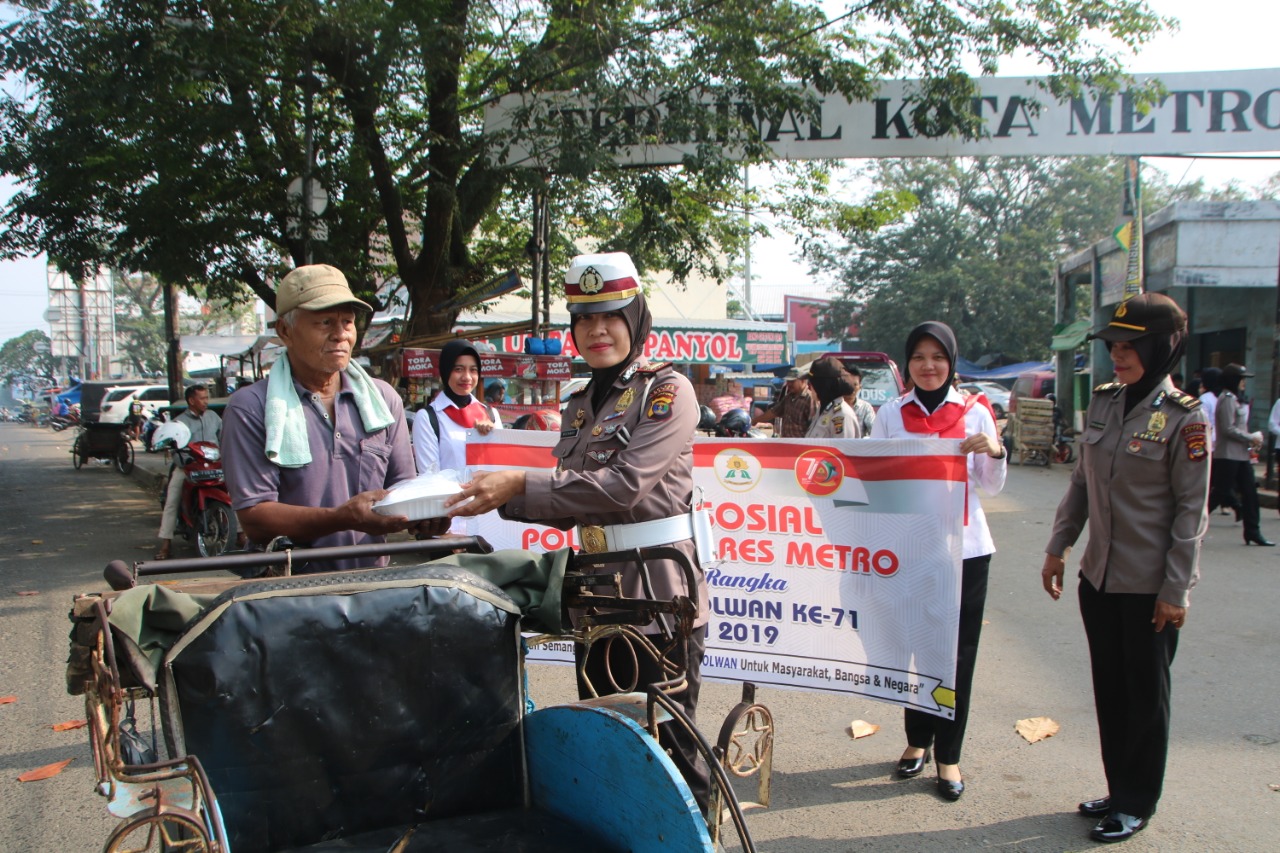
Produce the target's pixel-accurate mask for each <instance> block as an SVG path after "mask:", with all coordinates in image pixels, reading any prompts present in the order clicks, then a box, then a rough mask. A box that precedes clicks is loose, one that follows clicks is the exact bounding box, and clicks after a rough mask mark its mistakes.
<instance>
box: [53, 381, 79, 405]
mask: <svg viewBox="0 0 1280 853" xmlns="http://www.w3.org/2000/svg"><path fill="white" fill-rule="evenodd" d="M54 396H56V397H57V398H58V399H59V400H61V401H62V402H64V403H66V404H67V405H68V406H78V405H80V383H79V382H77V383H76V384H75V385H72V386H71V387H70V388H68V389H67V390H65V391H63V392H62V393H61V394H56V395H54Z"/></svg>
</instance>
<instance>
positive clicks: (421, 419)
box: [413, 394, 502, 474]
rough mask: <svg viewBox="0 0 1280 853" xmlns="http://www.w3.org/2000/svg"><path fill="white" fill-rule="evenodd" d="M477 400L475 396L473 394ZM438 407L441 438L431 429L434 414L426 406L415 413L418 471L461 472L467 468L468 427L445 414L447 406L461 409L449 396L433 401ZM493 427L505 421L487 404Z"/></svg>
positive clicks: (495, 427) (473, 400)
mask: <svg viewBox="0 0 1280 853" xmlns="http://www.w3.org/2000/svg"><path fill="white" fill-rule="evenodd" d="M471 400H472V402H476V398H475V395H474V394H472V395H471ZM431 408H433V409H435V410H436V420H438V421H439V422H440V438H439V439H437V438H436V431H435V430H434V429H432V428H431V416H430V415H428V414H427V410H426V409H419V410H418V411H417V413H416V414H414V416H413V459H414V461H415V462H417V463H418V473H419V474H425V473H427V472H428V471H437V470H441V471H442V470H444V469H446V468H452V469H453V470H455V471H461V470H462V469H463V468H465V467H467V428H466V427H464V426H462V424H460V423H458V422H457V421H455V420H454V419H453V418H451V417H449V415H448V414H446V412H445V410H446V409H456V408H458V407H457V406H456V405H454V403H453V401H452V400H450V399H449V398H448V397H447V396H446V395H444V394H439V395H437V396H436V398H435V400H433V401H432V402H431ZM485 411H487V412H488V416H489V419H490V420H492V421H493V426H494V429H501V428H502V421H501V419H500V418H499V417H498V416H497V413H495V412H494V411H493V409H491V408H489V407H488V406H486V407H485Z"/></svg>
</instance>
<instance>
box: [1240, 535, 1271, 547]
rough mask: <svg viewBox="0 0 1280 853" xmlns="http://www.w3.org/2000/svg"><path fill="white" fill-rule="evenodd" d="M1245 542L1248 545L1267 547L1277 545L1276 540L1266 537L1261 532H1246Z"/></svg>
mask: <svg viewBox="0 0 1280 853" xmlns="http://www.w3.org/2000/svg"><path fill="white" fill-rule="evenodd" d="M1244 544H1246V545H1264V546H1267V547H1275V544H1276V543H1274V542H1272V541H1270V540H1268V539H1264V538H1263V537H1262V534H1261V533H1246V534H1245V535H1244Z"/></svg>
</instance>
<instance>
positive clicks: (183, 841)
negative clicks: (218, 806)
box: [102, 809, 213, 853]
mask: <svg viewBox="0 0 1280 853" xmlns="http://www.w3.org/2000/svg"><path fill="white" fill-rule="evenodd" d="M102 850H103V853H177V851H182V853H211V851H212V850H213V846H212V845H211V844H210V842H209V838H208V836H207V835H206V834H205V831H204V827H203V826H201V824H200V822H199V821H197V820H196V819H195V818H194V817H193V816H191V815H190V814H185V813H182V812H178V811H165V812H160V813H157V812H156V811H155V809H150V810H148V811H146V812H144V813H142V814H140V815H136V816H134V817H132V818H130V819H129V820H126V821H124V822H123V823H121V824H120V825H119V826H118V827H116V830H115V832H113V833H111V837H110V838H108V839H107V843H106V845H105V846H104V847H103V848H102Z"/></svg>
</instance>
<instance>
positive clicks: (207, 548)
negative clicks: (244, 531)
mask: <svg viewBox="0 0 1280 853" xmlns="http://www.w3.org/2000/svg"><path fill="white" fill-rule="evenodd" d="M235 537H236V514H235V513H234V512H232V511H231V507H229V506H227V505H226V504H224V503H218V502H216V501H214V502H211V503H209V504H206V505H205V508H204V509H202V510H201V511H200V518H199V519H197V520H196V550H197V551H199V552H200V556H201V557H220V556H222V555H223V554H225V553H226V552H227V550H228V549H229V548H230V547H231V543H232V542H233V541H234V540H235Z"/></svg>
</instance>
